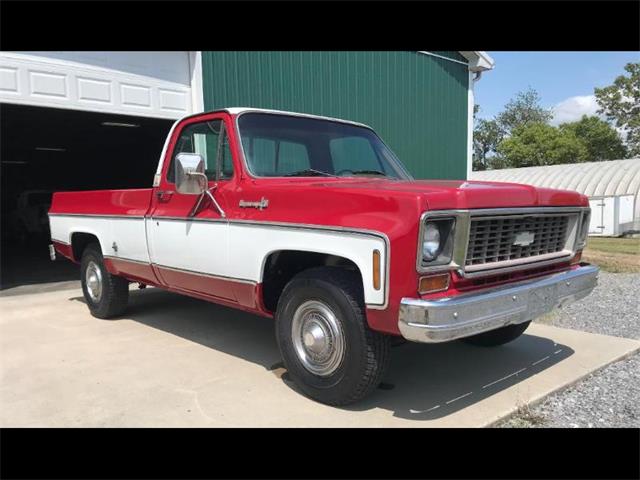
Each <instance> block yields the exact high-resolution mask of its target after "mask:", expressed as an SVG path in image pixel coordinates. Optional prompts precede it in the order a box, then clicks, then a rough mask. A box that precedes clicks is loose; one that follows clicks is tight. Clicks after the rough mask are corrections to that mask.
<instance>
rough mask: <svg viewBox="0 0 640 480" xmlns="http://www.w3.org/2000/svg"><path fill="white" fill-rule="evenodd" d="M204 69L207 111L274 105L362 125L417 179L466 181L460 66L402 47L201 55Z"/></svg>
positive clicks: (464, 76)
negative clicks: (358, 50) (386, 146)
mask: <svg viewBox="0 0 640 480" xmlns="http://www.w3.org/2000/svg"><path fill="white" fill-rule="evenodd" d="M434 53H437V54H438V55H443V56H446V57H449V58H455V59H456V60H460V59H463V60H464V57H462V56H461V55H459V54H458V53H457V52H434ZM202 69H203V89H204V105H205V109H206V110H214V109H217V108H223V107H258V108H273V109H278V110H290V111H296V112H305V113H313V114H318V115H327V116H331V117H339V118H344V119H348V120H354V121H357V122H362V123H365V124H367V125H370V126H372V127H373V128H374V129H375V130H376V131H377V132H378V134H379V135H380V136H381V137H382V138H383V139H384V140H385V142H386V143H387V144H388V145H389V146H390V147H391V149H392V150H393V151H394V152H395V153H396V154H397V155H398V157H399V158H400V160H402V162H403V163H404V164H405V165H406V166H407V167H408V169H409V170H410V171H411V173H412V174H413V175H414V176H415V177H416V178H446V179H464V178H466V172H467V87H468V81H469V80H468V79H469V77H468V72H467V67H466V66H465V65H462V64H460V63H456V62H451V61H448V60H444V59H441V58H437V57H433V56H430V55H424V54H420V53H417V52H404V51H395V52H202Z"/></svg>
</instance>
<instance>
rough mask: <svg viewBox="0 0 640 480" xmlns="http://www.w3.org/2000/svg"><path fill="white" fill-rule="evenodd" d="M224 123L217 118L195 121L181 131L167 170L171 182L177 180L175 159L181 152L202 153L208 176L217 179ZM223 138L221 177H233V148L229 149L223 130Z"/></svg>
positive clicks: (210, 178)
mask: <svg viewBox="0 0 640 480" xmlns="http://www.w3.org/2000/svg"><path fill="white" fill-rule="evenodd" d="M222 125H223V123H222V120H221V119H216V120H211V121H209V122H202V123H194V124H192V125H189V126H187V127H185V128H184V129H183V130H182V132H180V137H179V138H178V141H177V142H176V147H175V149H174V151H173V156H172V158H171V164H170V165H169V170H168V171H167V180H168V181H169V182H171V183H173V182H175V178H174V177H175V161H176V157H177V156H178V154H180V153H199V154H200V155H202V157H203V158H204V164H205V173H206V175H207V178H208V179H209V180H215V178H216V161H217V155H218V145H219V141H220V129H221V127H222ZM222 140H223V143H222V172H221V178H231V177H232V176H233V161H232V160H231V150H230V149H229V142H228V140H227V135H226V133H225V132H223V138H222Z"/></svg>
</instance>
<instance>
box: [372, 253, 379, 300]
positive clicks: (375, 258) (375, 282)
mask: <svg viewBox="0 0 640 480" xmlns="http://www.w3.org/2000/svg"><path fill="white" fill-rule="evenodd" d="M373 288H374V289H376V290H380V251H379V250H374V251H373Z"/></svg>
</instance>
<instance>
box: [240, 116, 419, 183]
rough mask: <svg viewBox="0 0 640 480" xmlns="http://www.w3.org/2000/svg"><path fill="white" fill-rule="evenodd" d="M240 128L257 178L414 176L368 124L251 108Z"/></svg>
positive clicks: (252, 170) (244, 149) (241, 119)
mask: <svg viewBox="0 0 640 480" xmlns="http://www.w3.org/2000/svg"><path fill="white" fill-rule="evenodd" d="M238 128H239V130H240V138H241V141H242V148H243V151H244V156H245V158H246V160H247V164H248V167H249V170H250V171H251V173H252V174H254V175H256V176H260V177H286V176H291V177H293V176H299V177H315V176H347V177H351V176H371V177H390V178H395V179H399V180H410V179H411V176H410V175H409V174H408V173H407V171H406V170H405V168H404V167H403V166H402V164H401V163H400V161H399V160H398V159H397V158H396V156H395V155H394V154H393V152H392V151H391V150H389V148H388V147H387V146H386V145H385V144H384V143H383V142H382V140H380V138H379V137H378V136H377V135H376V134H375V133H374V132H373V131H372V130H370V129H368V128H365V127H360V126H357V125H350V124H346V123H340V122H334V121H331V120H322V119H316V118H307V117H297V116H292V115H281V114H271V113H253V112H252V113H245V114H242V115H240V117H239V118H238Z"/></svg>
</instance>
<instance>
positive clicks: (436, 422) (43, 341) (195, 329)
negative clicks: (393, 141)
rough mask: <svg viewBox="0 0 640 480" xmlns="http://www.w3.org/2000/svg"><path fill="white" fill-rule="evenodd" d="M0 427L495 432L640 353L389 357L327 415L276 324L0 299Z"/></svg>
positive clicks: (53, 299) (426, 352) (52, 296)
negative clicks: (291, 363) (300, 376)
mask: <svg viewBox="0 0 640 480" xmlns="http://www.w3.org/2000/svg"><path fill="white" fill-rule="evenodd" d="M0 313H1V319H0V348H1V350H0V362H1V364H0V374H1V377H0V426H3V427H8V426H129V427H134V426H323V427H328V426H370V427H374V426H376V427H377V426H418V427H420V426H459V427H463V426H486V425H490V424H491V423H493V422H495V421H496V420H498V419H500V418H503V417H504V416H506V415H508V414H510V413H511V412H513V411H514V410H515V409H516V408H518V407H520V406H523V405H525V404H527V403H529V402H532V401H536V400H539V399H541V398H543V397H544V396H546V395H548V394H549V393H551V392H553V391H555V390H557V389H560V388H563V387H565V386H567V385H569V384H571V383H573V382H575V381H577V380H578V379H580V378H582V377H583V376H585V375H587V374H589V373H591V372H593V371H594V370H596V369H598V368H601V367H603V366H604V365H606V364H608V363H610V362H612V361H615V360H617V359H619V358H621V357H624V356H626V355H628V354H630V353H632V352H633V351H635V350H638V349H639V348H640V342H638V341H635V340H628V339H622V338H614V337H608V336H603V335H594V334H589V333H584V332H578V331H574V330H567V329H560V328H555V327H549V326H544V325H532V326H531V327H530V328H529V330H528V331H527V334H526V335H524V336H522V337H521V338H520V339H518V340H516V341H515V342H513V343H511V344H508V345H506V346H503V347H498V348H494V349H483V348H480V347H473V346H469V345H466V344H463V343H459V342H455V343H451V344H441V345H418V344H411V343H406V344H403V345H399V346H397V347H394V348H393V350H392V363H391V368H390V370H389V372H388V374H387V375H386V378H385V379H384V382H383V384H382V385H381V387H380V388H379V389H378V390H377V391H376V392H375V393H374V394H373V395H372V396H371V397H369V398H367V399H366V400H365V401H363V402H361V403H359V404H356V405H355V406H351V407H348V408H332V407H328V406H324V405H321V404H318V403H315V402H313V401H311V400H309V399H307V398H306V397H304V396H302V395H301V394H300V393H298V392H297V391H296V389H295V386H294V385H293V384H292V383H291V382H290V381H289V380H288V378H287V373H286V371H285V369H284V368H283V367H282V364H281V359H280V355H279V353H278V350H277V346H276V342H275V338H274V334H273V324H272V321H271V320H268V319H264V318H260V317H256V316H253V315H250V314H246V313H242V312H238V311H235V310H232V309H228V308H225V307H220V306H216V305H212V304H209V303H206V302H202V301H199V300H194V299H190V298H186V297H182V296H179V295H175V294H171V293H167V292H163V291H159V290H155V289H151V288H149V289H146V290H143V291H138V290H133V291H132V292H131V301H130V308H129V310H128V311H127V313H126V314H125V315H124V316H123V317H122V318H121V319H117V320H99V319H96V318H93V317H92V316H90V315H89V312H88V310H87V307H86V305H85V304H84V299H83V298H82V294H81V292H80V291H79V290H77V289H72V290H62V291H53V292H51V291H47V292H44V293H33V294H22V295H10V296H3V297H2V298H0Z"/></svg>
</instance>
